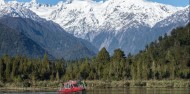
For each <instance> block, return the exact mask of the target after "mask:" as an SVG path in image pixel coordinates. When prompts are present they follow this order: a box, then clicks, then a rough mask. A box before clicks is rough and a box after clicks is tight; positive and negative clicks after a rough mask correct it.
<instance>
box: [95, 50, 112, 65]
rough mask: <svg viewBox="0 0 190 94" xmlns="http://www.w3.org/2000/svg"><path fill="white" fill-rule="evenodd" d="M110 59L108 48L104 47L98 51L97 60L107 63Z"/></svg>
mask: <svg viewBox="0 0 190 94" xmlns="http://www.w3.org/2000/svg"><path fill="white" fill-rule="evenodd" d="M109 61H110V55H109V53H108V51H107V50H106V48H105V47H104V48H102V49H101V50H100V52H99V53H98V55H97V57H96V62H98V63H103V64H105V63H108V62H109Z"/></svg>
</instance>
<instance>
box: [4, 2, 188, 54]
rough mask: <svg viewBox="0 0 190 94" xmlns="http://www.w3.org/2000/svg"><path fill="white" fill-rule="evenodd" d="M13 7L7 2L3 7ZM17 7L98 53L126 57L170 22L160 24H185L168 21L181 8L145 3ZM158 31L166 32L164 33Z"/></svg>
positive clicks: (88, 3)
mask: <svg viewBox="0 0 190 94" xmlns="http://www.w3.org/2000/svg"><path fill="white" fill-rule="evenodd" d="M13 4H14V3H13V2H8V3H7V4H6V5H9V6H12V5H13ZM17 4H19V5H20V6H22V7H24V8H26V9H30V10H32V11H33V12H35V13H36V14H37V15H38V16H40V17H42V18H44V19H46V20H51V21H54V22H56V23H58V24H59V25H60V26H61V27H62V28H63V29H65V30H66V31H67V32H69V33H71V34H73V35H74V36H76V37H79V38H83V39H85V40H87V41H89V42H91V43H92V44H93V45H94V46H96V47H97V48H98V49H101V48H102V47H106V48H107V49H108V51H109V52H111V53H112V52H113V50H114V49H116V48H121V49H122V50H124V51H125V53H126V54H128V53H137V52H138V51H139V50H142V49H144V47H145V45H146V44H148V43H149V42H151V41H154V40H156V39H157V36H156V35H155V34H158V35H160V34H161V33H159V32H161V31H159V30H161V29H158V31H157V32H158V33H157V32H156V33H154V34H153V32H154V31H153V30H155V28H157V27H158V28H159V27H162V26H163V25H164V27H165V28H167V27H168V26H167V24H171V23H173V22H172V21H170V20H169V21H166V23H164V20H167V19H169V18H172V19H175V20H177V21H179V22H181V21H182V19H184V20H186V16H185V18H183V17H179V16H180V15H176V18H175V17H171V16H172V15H174V14H177V12H180V11H183V10H184V9H185V8H184V7H174V6H171V5H165V4H160V3H156V2H151V1H147V0H106V1H104V2H103V1H101V2H95V1H93V0H67V1H66V2H63V1H61V2H59V3H58V4H56V5H46V4H39V3H37V1H36V0H32V1H31V2H27V3H18V2H17ZM179 22H178V23H177V24H180V23H179ZM182 22H183V21H182ZM159 23H160V24H159ZM176 26H178V25H176ZM172 28H173V27H172ZM172 28H170V29H172ZM174 28H175V27H174ZM162 31H163V32H168V30H166V31H165V29H164V30H162ZM150 36H153V37H150ZM154 36H155V37H154Z"/></svg>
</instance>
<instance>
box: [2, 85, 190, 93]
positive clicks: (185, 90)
mask: <svg viewBox="0 0 190 94" xmlns="http://www.w3.org/2000/svg"><path fill="white" fill-rule="evenodd" d="M0 94H58V92H55V91H38V92H37V91H11V92H10V91H7V90H0ZM77 94H78V93H77ZM86 94H190V88H142V87H140V88H111V89H92V90H87V92H86Z"/></svg>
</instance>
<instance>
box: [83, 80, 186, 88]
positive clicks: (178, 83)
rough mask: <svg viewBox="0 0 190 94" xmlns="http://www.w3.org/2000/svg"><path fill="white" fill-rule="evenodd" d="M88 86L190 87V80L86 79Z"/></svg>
mask: <svg viewBox="0 0 190 94" xmlns="http://www.w3.org/2000/svg"><path fill="white" fill-rule="evenodd" d="M86 82H87V85H88V88H93V87H101V88H117V87H163V88H184V87H186V88H190V81H189V80H159V81H158V80H148V81H132V80H129V81H86Z"/></svg>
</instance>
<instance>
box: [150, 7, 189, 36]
mask: <svg viewBox="0 0 190 94" xmlns="http://www.w3.org/2000/svg"><path fill="white" fill-rule="evenodd" d="M189 11H190V6H188V7H186V8H185V9H183V10H180V11H177V12H176V13H174V14H172V15H171V16H169V17H167V18H165V19H163V20H162V21H160V22H158V23H157V24H156V25H155V26H154V27H153V28H152V34H150V35H152V39H155V38H158V37H159V36H163V35H164V34H165V33H167V34H170V32H171V31H172V29H175V28H176V27H183V26H185V25H187V24H188V23H189V22H190V13H189Z"/></svg>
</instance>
